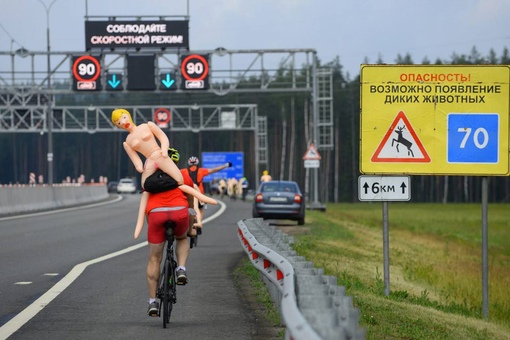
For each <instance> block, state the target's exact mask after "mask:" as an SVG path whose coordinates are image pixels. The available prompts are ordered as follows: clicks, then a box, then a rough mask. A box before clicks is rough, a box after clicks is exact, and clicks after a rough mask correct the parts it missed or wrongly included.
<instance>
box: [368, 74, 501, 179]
mask: <svg viewBox="0 0 510 340" xmlns="http://www.w3.org/2000/svg"><path fill="white" fill-rule="evenodd" d="M360 77H361V79H360V81H361V117H360V171H361V173H363V174H423V175H429V174H430V175H434V174H444V175H448V174H452V175H508V174H509V106H510V84H509V81H510V67H509V66H506V65H505V66H503V65H474V66H470V65H455V66H450V65H418V66H416V65H362V66H361V72H360Z"/></svg>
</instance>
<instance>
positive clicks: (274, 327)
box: [233, 257, 285, 339]
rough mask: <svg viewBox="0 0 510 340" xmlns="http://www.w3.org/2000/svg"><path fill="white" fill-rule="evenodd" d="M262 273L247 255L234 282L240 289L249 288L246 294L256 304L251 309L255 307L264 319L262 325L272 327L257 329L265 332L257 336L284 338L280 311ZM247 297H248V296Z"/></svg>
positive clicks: (258, 316) (257, 315)
mask: <svg viewBox="0 0 510 340" xmlns="http://www.w3.org/2000/svg"><path fill="white" fill-rule="evenodd" d="M260 275H261V274H260V272H259V271H258V269H257V268H255V267H254V266H253V264H252V263H251V262H250V260H249V259H248V258H247V257H245V258H243V259H242V260H241V261H240V265H239V266H238V267H237V268H236V269H235V270H234V273H233V277H234V283H235V285H236V287H237V288H238V289H239V290H243V289H244V290H247V293H246V295H249V298H250V299H251V298H254V302H255V306H252V307H251V309H255V311H254V313H255V314H256V318H258V319H263V322H262V324H263V325H262V326H261V327H265V328H271V330H268V329H265V330H260V329H259V330H257V332H258V333H263V335H261V336H257V337H256V338H257V339H266V338H268V339H269V338H271V339H273V338H274V339H284V338H285V327H283V326H281V319H280V313H279V312H278V310H277V308H276V306H275V304H274V303H273V301H272V300H271V296H270V295H269V292H268V290H267V288H266V285H265V284H264V282H263V281H262V278H261V276H260ZM245 286H249V287H245ZM245 298H246V299H248V297H247V296H245ZM259 328H260V327H259ZM267 333H269V335H268V334H267ZM254 339H255V337H254Z"/></svg>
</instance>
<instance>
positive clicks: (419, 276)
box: [294, 203, 510, 339]
mask: <svg viewBox="0 0 510 340" xmlns="http://www.w3.org/2000/svg"><path fill="white" fill-rule="evenodd" d="M480 211H481V207H480V205H476V204H414V203H394V204H393V203H392V204H390V205H389V229H390V231H389V239H390V241H389V246H390V295H389V296H388V297H387V296H385V295H384V281H383V277H384V273H383V270H382V268H383V244H382V205H381V204H373V203H357V204H328V206H327V211H326V213H323V212H320V211H313V210H312V211H307V225H306V226H307V227H309V228H310V233H308V234H302V235H301V234H296V235H295V236H294V237H295V240H296V244H295V246H294V248H295V249H296V251H297V252H298V253H299V254H300V255H303V256H305V257H306V258H307V260H309V261H312V262H314V263H315V266H316V267H318V268H324V269H325V272H326V274H327V275H334V276H336V277H338V282H339V285H342V286H345V287H346V290H347V295H349V296H352V297H353V299H354V303H355V306H356V307H357V308H359V309H360V312H361V321H360V323H361V326H362V327H364V328H366V330H367V338H368V339H510V247H508V245H510V219H508V205H496V204H495V205H489V320H484V319H483V318H482V313H481V311H482V286H481V285H482V284H481V277H482V274H481V213H480Z"/></svg>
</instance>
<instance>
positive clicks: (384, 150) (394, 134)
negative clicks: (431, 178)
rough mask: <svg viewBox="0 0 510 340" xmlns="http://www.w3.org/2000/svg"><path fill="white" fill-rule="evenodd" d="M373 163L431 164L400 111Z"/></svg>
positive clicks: (425, 151) (376, 151)
mask: <svg viewBox="0 0 510 340" xmlns="http://www.w3.org/2000/svg"><path fill="white" fill-rule="evenodd" d="M371 160H372V162H384V163H388V162H407V163H429V162H430V156H429V154H428V153H427V150H425V148H424V147H423V144H422V143H421V141H420V139H419V138H418V135H417V134H416V132H415V131H414V129H413V127H412V126H411V123H410V122H409V120H408V119H407V117H406V115H405V113H404V112H403V111H400V112H399V113H398V114H397V116H396V117H395V119H394V120H393V123H391V126H390V128H389V129H388V132H386V134H385V135H384V137H383V139H382V140H381V143H379V146H378V147H377V149H376V150H375V153H374V155H373V156H372V159H371Z"/></svg>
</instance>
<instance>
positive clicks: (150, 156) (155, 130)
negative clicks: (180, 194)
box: [112, 109, 217, 204]
mask: <svg viewBox="0 0 510 340" xmlns="http://www.w3.org/2000/svg"><path fill="white" fill-rule="evenodd" d="M112 122H113V124H114V125H115V126H117V127H118V128H121V129H123V130H126V131H127V132H129V135H128V136H127V137H126V141H125V142H124V143H123V145H124V150H126V153H127V154H128V156H129V159H131V162H132V163H133V165H134V166H135V168H136V171H138V172H139V173H141V174H142V187H143V186H144V183H145V180H146V179H147V177H149V176H150V175H152V174H153V173H154V172H156V170H157V169H158V168H159V169H161V170H162V171H164V172H166V173H167V174H168V175H169V176H170V177H172V178H173V179H174V180H175V181H176V182H177V184H178V185H179V189H181V190H182V191H184V192H185V193H187V194H190V195H192V196H194V197H196V198H198V199H199V200H201V201H203V202H207V203H209V204H217V202H216V200H214V199H212V198H210V197H207V196H206V195H204V194H202V193H201V192H200V191H198V190H195V189H194V188H191V187H190V186H187V185H183V178H182V174H181V171H180V170H179V168H178V167H177V165H175V163H174V162H173V161H172V159H170V158H169V157H168V147H169V144H170V142H169V140H168V137H167V136H166V135H165V133H164V132H163V130H161V129H160V128H159V127H158V126H157V125H156V124H154V123H153V122H147V123H143V124H140V125H136V124H135V123H134V122H133V119H132V118H131V114H130V113H129V112H128V111H127V110H125V109H116V110H113V112H112ZM156 138H157V139H158V140H159V142H160V144H161V145H159V144H158V142H157V140H156ZM138 153H140V154H142V155H143V156H144V157H145V165H144V164H143V162H142V159H141V158H140V156H139V155H138Z"/></svg>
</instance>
